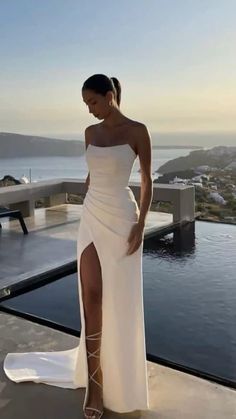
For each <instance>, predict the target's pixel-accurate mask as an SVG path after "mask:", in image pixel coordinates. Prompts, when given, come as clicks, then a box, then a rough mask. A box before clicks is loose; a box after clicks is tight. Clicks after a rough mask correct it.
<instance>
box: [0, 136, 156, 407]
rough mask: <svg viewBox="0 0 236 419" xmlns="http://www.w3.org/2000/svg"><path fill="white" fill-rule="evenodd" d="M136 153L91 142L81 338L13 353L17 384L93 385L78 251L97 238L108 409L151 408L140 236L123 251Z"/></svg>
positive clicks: (83, 224)
mask: <svg viewBox="0 0 236 419" xmlns="http://www.w3.org/2000/svg"><path fill="white" fill-rule="evenodd" d="M135 159H136V154H135V152H134V150H133V149H132V148H131V147H130V145H129V144H122V145H117V146H110V147H100V146H94V145H89V146H88V148H87V150H86V160H87V163H88V167H89V172H90V185H89V188H88V191H87V193H86V196H85V199H84V203H83V209H82V217H81V220H80V224H79V228H78V241H77V258H78V288H79V302H80V316H81V336H80V341H79V345H78V346H77V347H76V348H73V349H70V350H65V351H56V352H55V351H54V352H27V353H9V354H7V356H6V358H5V360H4V366H3V368H4V371H5V373H6V375H7V376H8V378H9V379H10V380H12V381H15V382H17V383H19V382H22V381H34V382H36V383H45V384H48V385H52V386H57V387H64V388H67V389H77V388H79V387H86V389H87V384H88V364H87V356H86V346H85V317H84V307H83V300H82V292H81V282H80V269H79V266H80V257H81V254H82V252H83V250H84V249H85V248H86V247H87V246H88V245H89V244H90V243H91V242H93V243H94V245H95V247H96V250H97V253H98V256H99V260H100V264H101V269H102V281H103V300H102V338H101V349H100V360H101V368H102V371H103V403H104V407H105V408H107V409H110V410H112V411H114V412H119V413H124V412H129V411H133V410H136V409H141V410H146V409H148V408H149V400H148V395H149V394H148V376H147V361H146V343H145V326H144V310H143V276H142V251H143V242H142V244H141V245H140V247H139V248H138V250H136V252H134V253H133V254H132V255H126V251H127V249H128V243H127V239H128V235H129V232H130V230H131V227H132V226H133V225H134V224H135V223H136V222H137V220H138V215H139V208H138V205H137V202H136V200H135V197H134V195H133V192H132V191H131V189H130V188H129V186H128V182H129V178H130V173H131V170H132V167H133V164H134V161H135Z"/></svg>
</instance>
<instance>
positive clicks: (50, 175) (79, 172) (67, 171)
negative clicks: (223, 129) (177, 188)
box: [0, 148, 192, 182]
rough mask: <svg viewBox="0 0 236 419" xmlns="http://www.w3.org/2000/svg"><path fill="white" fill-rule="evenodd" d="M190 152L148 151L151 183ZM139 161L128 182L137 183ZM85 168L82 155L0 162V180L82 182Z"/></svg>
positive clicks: (84, 176)
mask: <svg viewBox="0 0 236 419" xmlns="http://www.w3.org/2000/svg"><path fill="white" fill-rule="evenodd" d="M190 151H192V150H191V149H188V148H186V149H185V148H183V149H178V148H176V149H157V148H153V150H152V175H153V180H154V179H156V178H158V177H159V174H158V169H159V168H160V166H162V165H163V164H164V163H166V162H167V161H169V160H172V159H175V158H177V157H181V156H187V155H188V154H189V152H190ZM139 169H140V164H139V158H137V159H136V160H135V162H134V165H133V169H132V172H131V176H130V181H134V182H140V176H141V175H140V172H139ZM87 174H88V166H87V162H86V158H85V154H83V155H82V156H79V157H29V158H14V159H0V179H2V178H3V177H4V176H5V175H11V176H13V177H14V178H16V179H20V178H21V177H22V176H26V177H27V178H28V179H29V180H30V181H31V182H38V181H40V180H48V179H57V178H79V179H85V178H86V177H87Z"/></svg>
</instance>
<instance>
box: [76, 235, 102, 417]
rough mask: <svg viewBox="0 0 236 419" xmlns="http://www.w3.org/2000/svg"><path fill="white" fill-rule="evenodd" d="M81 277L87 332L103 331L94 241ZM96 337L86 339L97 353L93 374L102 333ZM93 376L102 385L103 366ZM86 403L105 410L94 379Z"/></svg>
mask: <svg viewBox="0 0 236 419" xmlns="http://www.w3.org/2000/svg"><path fill="white" fill-rule="evenodd" d="M80 278H81V284H82V293H83V303H84V315H85V329H86V330H85V334H86V336H88V335H92V334H95V333H97V332H101V331H102V276H101V265H100V261H99V258H98V254H97V251H96V248H95V246H94V244H93V243H90V244H89V246H88V247H86V249H84V251H83V253H82V255H81V260H80ZM96 337H99V339H98V340H88V339H86V346H87V350H88V351H89V352H90V353H92V352H94V351H96V355H97V357H93V356H91V357H90V358H88V369H89V373H90V374H93V372H94V371H95V370H96V369H97V367H98V366H100V349H99V350H98V348H100V346H101V334H100V335H97V336H96ZM87 356H88V354H87ZM93 378H94V379H95V380H96V381H98V382H99V383H100V384H101V385H102V370H101V368H99V369H98V371H97V372H96V374H95V375H93ZM86 405H87V406H90V407H95V408H96V409H99V410H103V403H102V389H101V388H100V387H99V386H98V385H97V384H96V383H94V381H93V380H90V381H89V395H88V401H87V404H86ZM86 413H87V414H88V415H90V416H92V415H94V413H95V412H94V411H91V410H86ZM94 417H95V416H94Z"/></svg>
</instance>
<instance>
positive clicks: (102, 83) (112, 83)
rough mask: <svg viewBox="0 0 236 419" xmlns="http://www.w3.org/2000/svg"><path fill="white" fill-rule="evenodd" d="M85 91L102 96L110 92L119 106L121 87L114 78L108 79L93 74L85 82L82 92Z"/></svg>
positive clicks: (102, 75) (101, 75) (103, 75)
mask: <svg viewBox="0 0 236 419" xmlns="http://www.w3.org/2000/svg"><path fill="white" fill-rule="evenodd" d="M85 89H89V90H93V91H94V92H95V93H98V94H100V95H103V96H105V95H106V93H107V92H109V91H110V90H111V91H112V92H113V93H114V95H115V98H116V102H117V104H118V106H120V100H121V85H120V82H119V80H118V79H117V78H116V77H111V78H109V77H107V76H105V74H94V75H93V76H91V77H89V78H88V79H87V80H85V82H84V84H83V87H82V90H85Z"/></svg>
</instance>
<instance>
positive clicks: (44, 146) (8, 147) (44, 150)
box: [0, 132, 84, 159]
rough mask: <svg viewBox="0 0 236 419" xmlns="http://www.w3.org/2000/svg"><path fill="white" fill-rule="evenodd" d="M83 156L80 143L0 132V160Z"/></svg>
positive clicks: (82, 144)
mask: <svg viewBox="0 0 236 419" xmlns="http://www.w3.org/2000/svg"><path fill="white" fill-rule="evenodd" d="M83 154H84V143H83V142H82V141H76V140H58V139H55V138H46V137H38V136H35V135H34V136H33V135H22V134H14V133H8V132H0V158H11V159H12V158H18V157H53V156H64V157H74V156H82V155H83Z"/></svg>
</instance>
